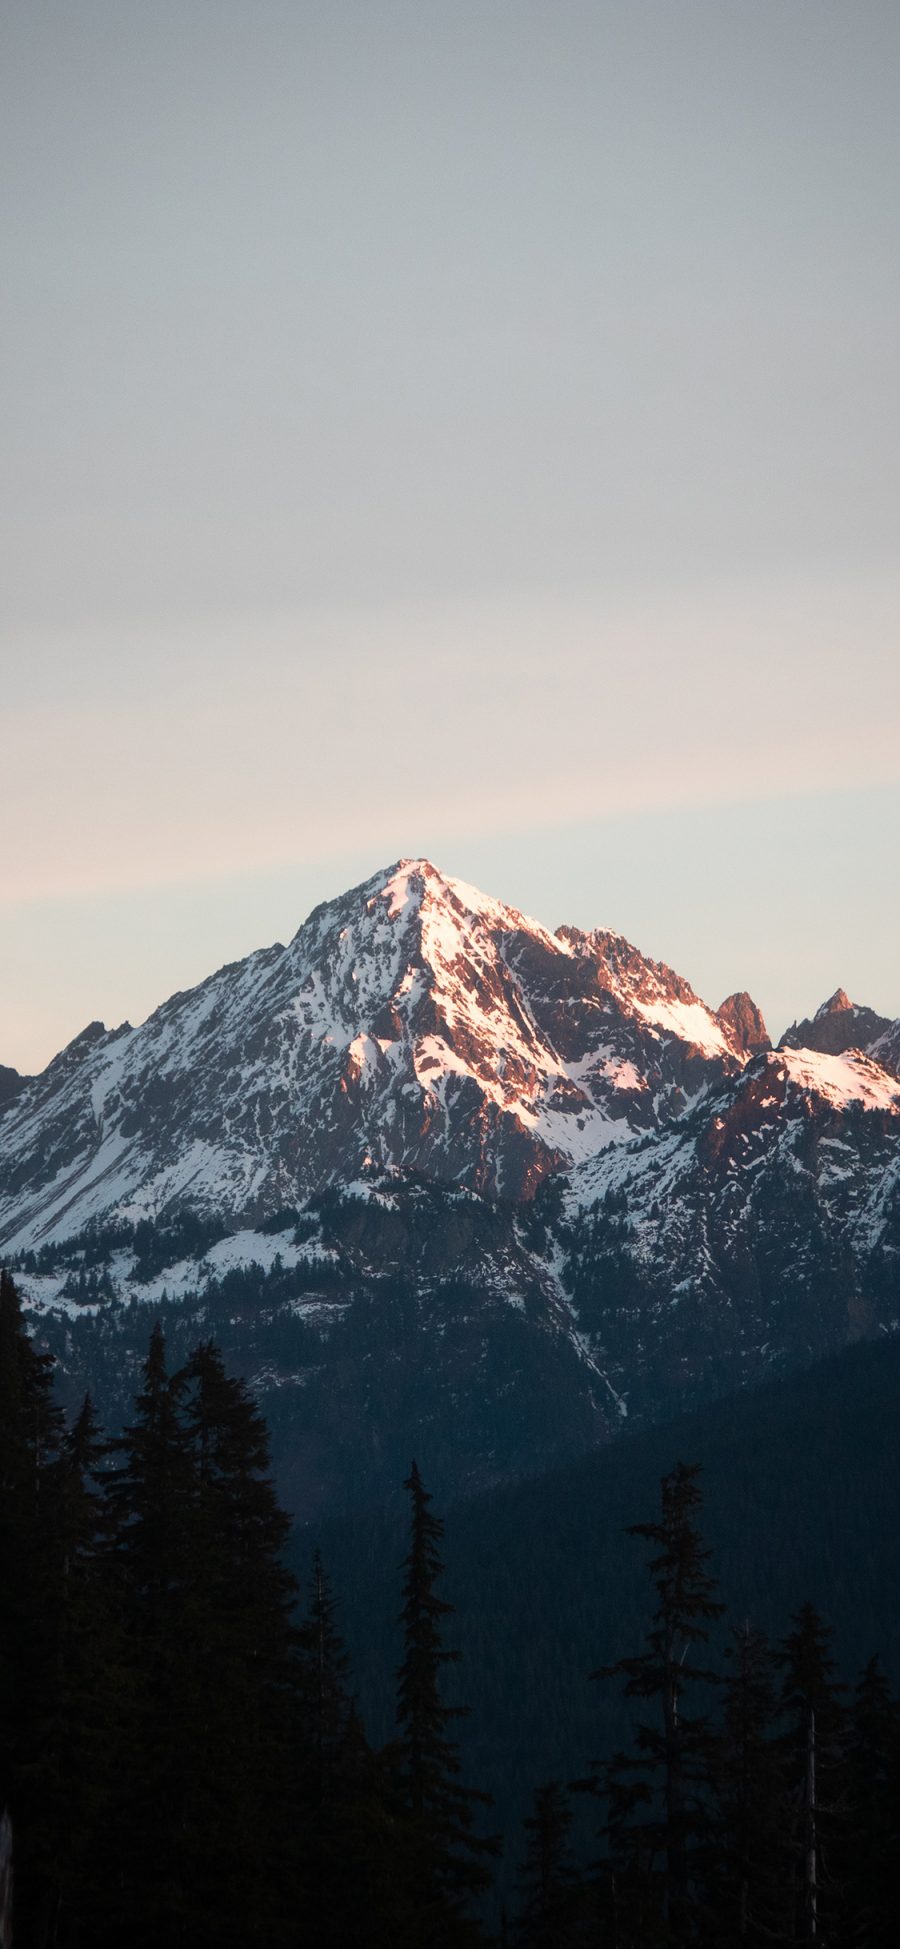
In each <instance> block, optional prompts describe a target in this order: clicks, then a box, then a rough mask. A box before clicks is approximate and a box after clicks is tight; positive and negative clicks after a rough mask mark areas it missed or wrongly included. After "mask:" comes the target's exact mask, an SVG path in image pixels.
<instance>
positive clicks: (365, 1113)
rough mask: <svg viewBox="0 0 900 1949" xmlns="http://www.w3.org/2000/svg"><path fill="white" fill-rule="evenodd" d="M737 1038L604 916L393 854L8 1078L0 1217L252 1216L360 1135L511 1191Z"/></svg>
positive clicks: (359, 1151) (10, 1233)
mask: <svg viewBox="0 0 900 1949" xmlns="http://www.w3.org/2000/svg"><path fill="white" fill-rule="evenodd" d="M745 1060H746V1052H745V1046H744V1037H743V1032H742V1030H741V1028H740V1027H739V1026H737V1025H735V1023H734V1022H733V1021H732V1020H731V1019H730V1018H729V1017H728V1016H727V1015H725V1016H718V1015H716V1014H714V1013H713V1011H712V1010H710V1009H708V1008H707V1007H706V1006H705V1004H704V1003H702V1002H701V1001H700V1000H699V999H698V997H697V996H696V995H695V994H694V993H693V990H692V989H691V988H690V987H689V986H688V984H687V983H686V982H684V981H683V980H682V979H681V978H680V977H679V976H677V975H675V974H674V973H673V972H672V971H671V970H670V969H667V968H665V967H663V966H661V965H659V964H656V963H653V962H650V961H648V960H646V959H645V957H644V956H642V955H641V954H639V953H638V951H637V950H636V949H634V948H632V947H630V946H629V944H628V943H627V942H626V941H624V940H623V939H622V938H621V936H619V935H614V934H609V933H593V934H582V933H579V932H578V931H577V930H575V929H562V930H561V931H560V933H559V934H555V935H554V934H550V933H548V932H547V930H546V929H545V928H543V927H541V926H540V925H539V924H538V923H537V922H535V921H529V920H526V919H525V918H524V917H523V916H522V915H521V914H519V913H517V912H516V911H515V910H514V909H512V908H509V907H506V906H504V905H502V903H501V902H499V901H495V900H491V899H489V898H487V897H486V896H485V895H483V894H480V893H478V892H477V890H476V889H474V888H471V887H468V886H466V885H464V884H463V883H462V882H460V881H456V880H448V879H446V878H445V877H444V876H443V875H441V874H440V873H438V872H437V870H436V869H435V868H434V867H433V866H431V865H430V864H429V862H428V861H425V860H411V861H410V860H405V861H401V862H400V863H399V864H398V865H397V866H395V867H392V868H389V869H387V870H386V871H384V872H382V873H379V874H376V875H375V876H374V877H373V878H372V879H371V880H369V881H367V882H365V883H364V884H363V885H362V886H360V887H356V888H354V889H352V891H351V892H349V893H347V894H345V895H343V896H342V897H341V898H340V899H337V900H333V901H329V902H327V903H326V904H325V905H323V906H321V907H319V908H317V909H316V911H315V912H314V913H313V914H312V915H311V916H310V918H309V920H308V921H306V922H305V924H304V925H303V926H302V927H301V928H300V930H299V932H298V933H297V935H296V936H295V937H294V940H293V941H292V942H291V943H290V945H289V946H288V947H286V948H284V947H281V946H275V947H272V948H269V949H265V950H263V951H261V952H259V953H257V954H252V955H250V956H249V957H248V958H247V960H245V961H242V962H239V963H236V964H235V965H233V966H230V967H226V968H222V969H220V970H219V972H218V973H217V974H215V975H213V976H211V977H210V979H209V980H208V981H205V982H203V983H202V984H201V986H200V987H198V988H195V989H193V990H190V991H189V992H187V993H185V994H180V995H175V996H173V997H172V998H171V1000H170V1001H168V1002H166V1003H165V1004H164V1006H163V1007H162V1008H160V1009H158V1010H157V1011H156V1013H155V1014H154V1015H151V1016H150V1018H149V1020H148V1021H147V1022H145V1023H144V1024H143V1026H142V1027H140V1028H136V1029H135V1028H132V1027H131V1026H130V1025H129V1024H127V1023H126V1024H124V1025H123V1027H121V1028H119V1029H116V1030H112V1031H106V1030H105V1029H104V1028H103V1026H102V1024H100V1023H94V1024H92V1025H91V1026H90V1027H89V1028H88V1029H86V1030H85V1031H84V1032H83V1034H82V1035H80V1036H79V1037H77V1038H76V1040H75V1041H74V1042H73V1043H71V1044H70V1045H69V1047H68V1048H67V1049H65V1050H63V1052H62V1053H61V1054H60V1055H59V1056H57V1057H56V1058H55V1060H54V1061H53V1062H52V1063H51V1064H50V1065H49V1067H48V1068H47V1069H46V1070H45V1071H44V1072H43V1074H42V1075H40V1076H38V1077H36V1078H34V1079H33V1080H32V1081H30V1082H29V1083H28V1084H27V1085H26V1086H25V1087H23V1089H22V1090H21V1091H20V1092H19V1093H18V1095H17V1096H16V1098H15V1099H14V1101H13V1102H12V1103H11V1104H10V1105H9V1107H8V1108H7V1111H6V1113H5V1115H4V1117H3V1119H2V1123H0V1240H5V1241H6V1242H7V1243H8V1244H9V1245H10V1246H12V1247H13V1248H15V1247H18V1246H23V1245H33V1244H37V1243H40V1242H41V1241H43V1240H46V1239H50V1238H57V1239H61V1238H65V1237H67V1236H71V1235H73V1234H75V1233H77V1232H79V1231H81V1230H82V1229H83V1227H84V1225H85V1224H86V1223H88V1222H89V1221H90V1220H92V1219H99V1218H107V1217H108V1216H110V1215H111V1214H116V1213H118V1214H121V1215H125V1216H128V1217H132V1218H134V1217H137V1216H141V1215H148V1216H151V1217H153V1216H156V1215H158V1214H159V1213H161V1212H165V1211H166V1210H167V1209H169V1208H171V1207H172V1206H173V1205H177V1204H179V1203H189V1204H190V1205H191V1206H192V1207H194V1208H195V1209H197V1210H201V1211H206V1212H210V1213H212V1212H215V1213H218V1214H225V1215H227V1216H228V1217H230V1218H242V1219H246V1220H248V1221H250V1222H256V1221H257V1220H258V1219H260V1218H261V1217H264V1216H265V1215H266V1214H267V1213H271V1212H272V1211H273V1210H275V1209H277V1208H278V1206H279V1205H282V1204H285V1203H291V1204H295V1203H297V1202H298V1201H299V1200H301V1199H302V1198H303V1197H305V1196H307V1195H309V1194H310V1193H311V1192H313V1191H315V1190H317V1189H319V1188H321V1186H323V1185H324V1184H328V1183H333V1182H340V1181H345V1180H348V1179H352V1178H354V1177H355V1176H356V1175H357V1174H358V1173H359V1171H360V1169H361V1168H362V1167H363V1166H364V1165H365V1163H366V1160H367V1159H374V1161H375V1162H376V1163H377V1164H379V1165H382V1164H383V1165H386V1166H390V1165H395V1166H404V1167H412V1168H415V1169H419V1170H423V1171H426V1172H428V1173H429V1174H430V1175H431V1176H432V1177H434V1178H436V1179H441V1180H449V1181H456V1182H460V1183H464V1184H467V1185H469V1186H471V1187H473V1188H475V1189H478V1190H483V1191H487V1192H490V1193H495V1194H496V1193H501V1194H503V1195H505V1196H509V1197H513V1198H520V1197H523V1196H527V1195H529V1194H530V1193H531V1192H532V1191H533V1190H534V1188H535V1187H536V1185H537V1184H538V1183H539V1182H540V1180H541V1179H542V1178H543V1177H545V1176H546V1175H548V1174H549V1173H551V1172H553V1171H557V1170H560V1169H567V1168H568V1167H569V1166H570V1165H571V1164H572V1163H573V1162H575V1161H577V1160H578V1159H580V1158H584V1157H589V1156H591V1155H592V1154H594V1153H595V1152H596V1151H598V1150H601V1149H603V1148H604V1147H605V1146H607V1145H608V1144H610V1143H613V1142H617V1141H621V1140H622V1139H624V1138H627V1137H629V1136H630V1135H632V1134H633V1132H634V1131H635V1130H642V1129H655V1128H657V1127H659V1126H660V1125H661V1124H663V1123H665V1122H667V1121H668V1120H669V1119H670V1118H671V1117H672V1116H673V1115H675V1114H677V1113H678V1112H679V1111H680V1110H682V1109H683V1108H684V1106H685V1104H686V1103H688V1102H690V1101H692V1100H694V1099H696V1098H697V1097H698V1095H700V1094H702V1092H703V1091H704V1089H706V1088H708V1087H709V1085H710V1083H711V1082H719V1081H720V1080H721V1078H722V1077H723V1075H727V1074H733V1073H736V1072H737V1071H738V1070H739V1068H740V1067H741V1065H742V1063H743V1062H744V1061H745Z"/></svg>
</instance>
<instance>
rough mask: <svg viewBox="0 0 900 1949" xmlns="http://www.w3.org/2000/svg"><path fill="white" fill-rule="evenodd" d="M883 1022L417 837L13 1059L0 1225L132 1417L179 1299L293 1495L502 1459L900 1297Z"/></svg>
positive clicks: (445, 1479)
mask: <svg viewBox="0 0 900 1949" xmlns="http://www.w3.org/2000/svg"><path fill="white" fill-rule="evenodd" d="M835 1022H837V1029H835V1026H834V1024H835ZM851 1022H852V1025H853V1028H854V1029H855V1031H856V1034H857V1037H861V1036H862V1034H863V1033H865V1034H867V1035H869V1036H870V1038H871V1047H870V1049H869V1050H868V1052H867V1051H865V1050H863V1049H862V1048H860V1047H859V1046H856V1045H855V1043H854V1039H853V1038H852V1037H849V1038H848V1029H849V1026H850V1024H851ZM823 1024H824V1026H823ZM801 1026H805V1025H801ZM897 1032H900V1024H894V1025H889V1026H888V1028H887V1029H885V1028H884V1027H883V1018H879V1017H876V1016H874V1015H873V1012H871V1011H866V1010H863V1009H858V1008H856V1009H854V1008H853V1005H852V1004H849V1003H848V1002H847V998H846V997H845V996H843V995H842V994H841V993H840V992H839V994H838V995H837V996H835V997H832V999H831V1001H830V1002H829V1003H828V1004H826V1005H824V1007H823V1009H821V1010H820V1011H819V1013H818V1015H817V1016H816V1017H815V1018H813V1022H812V1027H811V1033H812V1035H813V1036H814V1037H815V1038H817V1039H818V1041H819V1042H821V1043H824V1044H825V1045H826V1046H823V1047H817V1046H815V1041H812V1042H810V1043H809V1044H807V1045H805V1046H801V1047H795V1046H793V1041H792V1039H789V1037H786V1038H783V1041H782V1044H781V1046H780V1047H779V1048H778V1049H777V1050H774V1049H772V1047H771V1043H770V1041H769V1038H768V1035H767V1034H766V1030H765V1024H764V1023H763V1022H762V1018H761V1016H760V1014H759V1011H758V1009H757V1008H756V1007H755V1005H754V1003H753V1002H752V1000H751V998H750V997H749V996H748V995H746V994H742V993H738V994H735V995H732V996H730V997H729V998H728V1000H727V1001H726V1002H725V1003H723V1005H722V1007H721V1008H720V1009H718V1010H713V1009H710V1008H708V1007H707V1006H706V1005H705V1004H704V1003H703V1002H702V1001H701V1000H700V999H699V997H697V996H696V995H695V993H694V991H693V990H692V989H691V988H690V986H689V984H687V983H686V982H685V981H683V979H682V978H681V977H679V976H678V975H676V974H675V973H674V972H673V971H672V970H670V969H668V968H666V967H665V966H663V965H662V964H658V963H655V962H652V961H650V960H648V959H647V958H646V957H645V956H643V955H641V954H640V953H639V951H638V950H637V949H635V948H633V947H632V946H631V945H630V944H629V943H628V942H627V941H625V940H624V939H623V938H622V937H621V936H620V935H617V934H612V933H609V932H606V931H601V930H597V931H594V932H581V931H580V930H577V929H574V928H563V929H561V930H560V931H559V933H558V934H551V933H549V932H548V931H547V930H546V929H545V928H543V927H541V926H540V925H539V924H538V923H535V922H531V921H528V920H527V919H525V918H524V917H523V916H522V915H521V914H519V913H517V912H516V911H515V910H514V909H512V908H509V907H505V906H503V905H502V903H500V902H497V901H493V900H490V899H488V898H487V897H486V896H484V895H482V894H480V893H478V892H477V890H476V889H474V888H470V887H468V886H466V885H464V884H463V883H461V882H459V881H450V880H447V879H445V878H444V876H442V875H440V874H439V873H438V872H437V870H436V869H435V868H434V867H431V866H430V865H429V864H428V863H427V862H425V861H403V862H400V863H399V864H398V865H397V866H396V867H394V868H390V869H387V870H386V871H385V872H383V873H381V874H378V875H375V876H374V877H373V878H372V879H371V880H370V881H367V882H366V883H365V884H364V885H363V886H362V887H359V888H355V889H353V890H352V891H351V892H350V893H349V894H347V895H345V896H343V897H342V898H341V899H339V900H336V901H331V902H328V903H326V904H325V905H324V906H322V907H320V908H318V909H317V910H316V912H315V913H314V914H312V915H311V916H310V918H309V920H308V921H307V922H306V923H304V926H303V927H301V929H300V930H299V932H298V934H297V935H296V936H295V938H294V940H293V941H292V942H291V943H290V944H289V946H288V947H286V948H284V947H281V946H276V947H273V948H270V949H267V950H264V951H263V952H261V953H259V954H256V955H251V956H250V957H248V959H247V960H246V961H244V962H241V963H238V964H236V965H234V966H232V967H229V968H225V969H222V970H220V971H219V972H218V974H216V975H214V976H212V977H211V978H210V980H209V981H207V982H205V983H203V984H201V986H200V987H199V988H197V989H195V990H192V991H190V992H189V993H187V994H184V995H177V996H174V997H172V999H171V1000H170V1001H169V1002H167V1003H166V1004H165V1005H164V1006H163V1007H162V1008H161V1009H159V1010H158V1011H157V1012H156V1013H155V1014H154V1015H153V1016H151V1017H150V1018H149V1021H148V1022H146V1023H145V1024H144V1025H143V1026H142V1027H141V1028H138V1029H132V1028H131V1027H130V1026H129V1025H127V1024H126V1025H124V1026H123V1027H122V1028H121V1029H119V1030H115V1031H112V1032H109V1031H107V1030H105V1029H104V1028H103V1026H102V1024H99V1023H96V1024H93V1025H91V1026H90V1027H89V1028H88V1029H87V1030H86V1031H85V1032H84V1033H83V1034H82V1035H81V1036H80V1037H78V1038H76V1040H75V1041H74V1042H73V1043H72V1044H70V1045H69V1047H68V1048H67V1049H66V1050H64V1051H62V1053H61V1054H60V1055H59V1056H58V1057H57V1058H55V1060H54V1062H53V1063H51V1064H50V1065H49V1067H48V1069H47V1070H45V1071H44V1072H43V1074H42V1075H41V1076H39V1077H36V1078H34V1079H26V1080H25V1081H24V1082H23V1083H22V1086H21V1087H20V1088H18V1090H17V1092H16V1094H15V1096H13V1097H12V1098H11V1099H10V1101H9V1102H8V1103H7V1105H6V1108H5V1110H4V1111H3V1114H2V1117H0V1213H2V1225H3V1230H2V1233H0V1237H2V1238H3V1239H4V1241H5V1243H4V1245H3V1252H4V1256H5V1257H6V1258H7V1259H8V1260H9V1261H10V1262H11V1263H12V1264H13V1266H14V1269H15V1270H16V1273H17V1276H18V1277H19V1278H20V1279H21V1282H22V1285H23V1289H24V1292H25V1296H26V1300H27V1303H28V1305H29V1307H30V1309H31V1313H32V1317H33V1318H34V1321H35V1326H36V1330H37V1332H38V1333H39V1335H40V1336H41V1338H42V1339H43V1341H44V1342H45V1344H47V1345H48V1346H50V1347H51V1348H52V1350H53V1351H54V1352H55V1353H56V1354H57V1356H58V1358H59V1361H60V1369H61V1374H62V1376H63V1381H64V1385H65V1387H66V1388H67V1389H68V1391H69V1395H70V1399H71V1400H72V1402H73V1403H74V1402H75V1401H76V1400H77V1399H78V1397H79V1395H80V1394H81V1393H83V1392H84V1389H85V1388H86V1387H90V1388H91V1390H92V1392H93V1393H94V1394H95V1396H96V1397H97V1398H98V1401H99V1403H100V1405H101V1407H102V1409H103V1412H104V1415H105V1417H106V1419H107V1420H109V1421H110V1422H111V1423H112V1424H113V1425H114V1424H115V1422H116V1420H117V1418H121V1415H122V1414H124V1413H125V1412H127V1407H128V1399H129V1396H130V1394H131V1392H133V1383H134V1379H135V1375H136V1371H137V1367H138V1365H139V1361H140V1358H141V1354H142V1351H143V1348H144V1346H145V1344H146V1334H147V1331H148V1328H149V1323H150V1320H151V1319H152V1318H154V1317H162V1318H163V1320H164V1322H165V1325H166V1331H167V1334H168V1335H169V1337H170V1340H171V1343H172V1352H173V1357H174V1358H176V1359H177V1358H179V1357H180V1356H181V1354H182V1353H185V1354H186V1352H187V1351H188V1348H189V1347H190V1345H192V1344H194V1343H195V1342H196V1340H197V1339H198V1338H202V1337H208V1336H209V1335H212V1336H213V1337H215V1338H217V1339H218V1340H220V1341H221V1342H222V1344H223V1346H224V1348H225V1352H226V1356H227V1358H228V1360H229V1363H230V1365H232V1366H233V1367H234V1368H236V1369H237V1370H238V1371H240V1372H243V1373H245V1374H246V1375H247V1377H248V1378H249V1379H250V1380H251V1381H252V1383H253V1385H254V1387H255V1389H256V1390H257V1392H258V1393H259V1395H260V1397H261V1399H262V1401H263V1404H264V1406H265V1410H266V1413H267V1416H268V1418H269V1419H270V1421H271V1422H272V1425H273V1430H274V1434H275V1447H276V1454H277V1457H278V1463H279V1472H280V1475H281V1478H282V1481H283V1483H284V1484H285V1492H286V1493H287V1494H288V1496H289V1499H290V1500H291V1502H292V1505H293V1506H294V1507H295V1508H296V1509H297V1510H298V1511H299V1512H300V1513H301V1514H311V1513H316V1512H318V1513H321V1512H322V1511H324V1510H327V1509H331V1508H338V1507H342V1508H347V1507H352V1506H359V1504H360V1503H366V1502H367V1501H373V1500H374V1501H377V1500H378V1499H379V1498H380V1497H381V1496H382V1495H384V1494H387V1493H389V1492H390V1489H391V1487H392V1485H393V1484H394V1483H395V1482H396V1481H397V1480H399V1479H401V1475H402V1469H403V1467H404V1466H405V1465H406V1464H407V1463H408V1456H409V1454H410V1453H413V1452H415V1453H417V1454H419V1455H420V1456H421V1457H422V1459H423V1462H424V1461H425V1460H428V1461H429V1464H430V1467H429V1473H430V1474H431V1475H432V1476H433V1478H434V1480H435V1484H436V1486H437V1487H438V1488H439V1489H440V1491H441V1493H442V1494H457V1493H460V1492H462V1491H464V1490H468V1489H472V1488H480V1487H486V1486H489V1485H490V1484H491V1483H494V1482H499V1481H504V1480H508V1479H513V1478H515V1477H518V1476H521V1475H523V1474H528V1473H529V1472H531V1471H533V1470H536V1469H538V1468H542V1467H545V1466H549V1465H551V1464H553V1463H555V1462H557V1461H562V1460H564V1459H565V1458H566V1457H567V1456H568V1455H573V1454H578V1453H582V1452H584V1451H585V1450H586V1449H588V1448H590V1447H592V1446H596V1445H597V1444H598V1443H602V1442H603V1441H606V1440H608V1439H609V1438H610V1437H611V1436H612V1435H613V1434H615V1433H616V1431H617V1430H618V1429H620V1428H621V1427H622V1425H623V1423H624V1421H625V1420H626V1418H628V1419H629V1420H630V1421H631V1422H634V1421H635V1420H637V1421H649V1420H654V1419H658V1418H660V1417H661V1416H664V1415H666V1414H668V1413H671V1412H672V1410H673V1409H674V1408H678V1407H680V1406H681V1405H683V1404H686V1403H688V1402H693V1401H702V1400H705V1399H708V1398H710V1397H711V1396H714V1395H716V1394H719V1393H722V1392H727V1391H728V1390H729V1389H731V1388H734V1387H736V1386H740V1385H741V1384H743V1383H744V1382H746V1381H749V1380H753V1379H757V1378H761V1377H762V1376H763V1375H765V1374H767V1373H771V1372H773V1371H775V1372H778V1371H780V1370H782V1369H783V1368H785V1367H790V1366H794V1365H797V1364H802V1363H803V1362H804V1361H805V1360H807V1359H809V1358H812V1357H815V1356H817V1355H819V1354H822V1353H825V1352H827V1351H829V1350H831V1349H833V1348H836V1347H839V1346H842V1345H844V1344H846V1343H847V1342H848V1341H849V1340H852V1339H855V1338H859V1337H867V1338H872V1337H878V1336H881V1335H884V1334H886V1333H893V1332H895V1331H897V1330H900V1077H898V1075H897V1074H896V1073H893V1070H892V1068H891V1067H890V1065H887V1066H886V1064H885V1062H884V1061H883V1060H879V1055H880V1054H881V1052H882V1051H883V1050H885V1048H886V1047H887V1045H889V1044H890V1040H891V1036H892V1035H894V1034H896V1033H897ZM832 1042H834V1043H835V1044H836V1046H835V1047H831V1046H828V1045H829V1044H830V1043H832Z"/></svg>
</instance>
